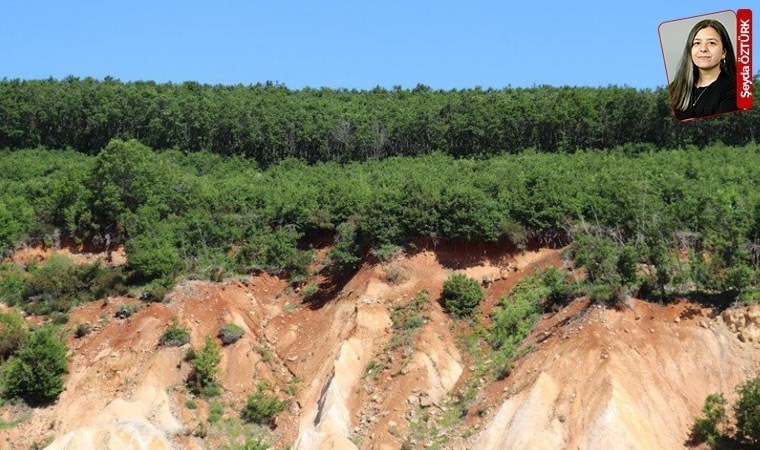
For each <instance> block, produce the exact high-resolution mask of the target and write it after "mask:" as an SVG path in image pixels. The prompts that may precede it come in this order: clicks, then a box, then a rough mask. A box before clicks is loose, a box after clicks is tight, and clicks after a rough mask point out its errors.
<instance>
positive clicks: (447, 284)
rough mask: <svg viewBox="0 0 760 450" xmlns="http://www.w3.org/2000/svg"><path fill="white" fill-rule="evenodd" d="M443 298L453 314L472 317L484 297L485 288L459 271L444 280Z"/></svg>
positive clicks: (447, 308) (444, 303)
mask: <svg viewBox="0 0 760 450" xmlns="http://www.w3.org/2000/svg"><path fill="white" fill-rule="evenodd" d="M441 299H442V300H443V306H444V307H445V308H446V310H447V311H448V312H449V314H451V315H452V316H454V317H460V318H461V317H470V316H472V313H473V311H474V310H475V308H477V306H478V303H480V300H482V299H483V288H482V287H481V286H480V283H478V281H477V280H475V279H472V278H469V277H467V276H466V275H464V274H459V273H457V274H454V275H451V276H450V277H449V278H448V279H447V280H446V281H444V282H443V294H442V295H441Z"/></svg>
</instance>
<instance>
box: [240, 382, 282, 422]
mask: <svg viewBox="0 0 760 450" xmlns="http://www.w3.org/2000/svg"><path fill="white" fill-rule="evenodd" d="M271 391H272V387H271V385H270V384H269V383H267V382H265V381H262V382H259V383H258V384H257V385H256V392H254V393H253V394H251V395H249V396H248V399H247V400H246V402H245V407H243V411H242V413H241V415H242V417H243V420H245V421H247V422H252V423H257V424H260V425H268V426H272V425H274V419H275V418H276V417H277V415H278V414H280V413H281V412H282V411H283V410H284V409H285V406H287V404H288V402H287V401H286V400H280V398H279V397H277V396H276V395H275V394H274V393H272V392H271Z"/></svg>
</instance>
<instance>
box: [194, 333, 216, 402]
mask: <svg viewBox="0 0 760 450" xmlns="http://www.w3.org/2000/svg"><path fill="white" fill-rule="evenodd" d="M221 360H222V356H221V353H220V349H219V344H217V343H216V341H214V339H213V338H212V337H211V336H206V340H205V344H204V345H203V347H201V348H199V349H198V350H196V351H195V358H194V359H193V360H192V362H191V364H192V366H193V370H192V372H190V377H189V378H188V381H187V383H188V387H189V388H190V391H191V392H193V393H194V394H200V395H204V396H207V397H211V396H214V395H218V394H219V393H220V391H221V388H220V387H219V385H218V380H217V372H218V370H219V369H218V367H217V366H218V365H219V362H220V361H221Z"/></svg>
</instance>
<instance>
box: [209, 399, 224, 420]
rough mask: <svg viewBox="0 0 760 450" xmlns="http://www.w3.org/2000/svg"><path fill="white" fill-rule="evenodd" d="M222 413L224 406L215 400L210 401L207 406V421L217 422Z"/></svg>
mask: <svg viewBox="0 0 760 450" xmlns="http://www.w3.org/2000/svg"><path fill="white" fill-rule="evenodd" d="M223 414H224V406H222V404H221V403H219V402H217V401H213V402H211V404H210V405H209V408H208V419H207V420H208V423H210V424H212V425H213V424H215V423H217V422H219V420H220V419H221V418H222V415H223Z"/></svg>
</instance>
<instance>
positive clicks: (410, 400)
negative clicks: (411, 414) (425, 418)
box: [406, 395, 420, 405]
mask: <svg viewBox="0 0 760 450" xmlns="http://www.w3.org/2000/svg"><path fill="white" fill-rule="evenodd" d="M406 401H407V403H409V404H410V405H416V404H418V403H419V402H420V399H419V398H417V397H415V396H414V395H412V396H411V397H409V398H407V399H406Z"/></svg>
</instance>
